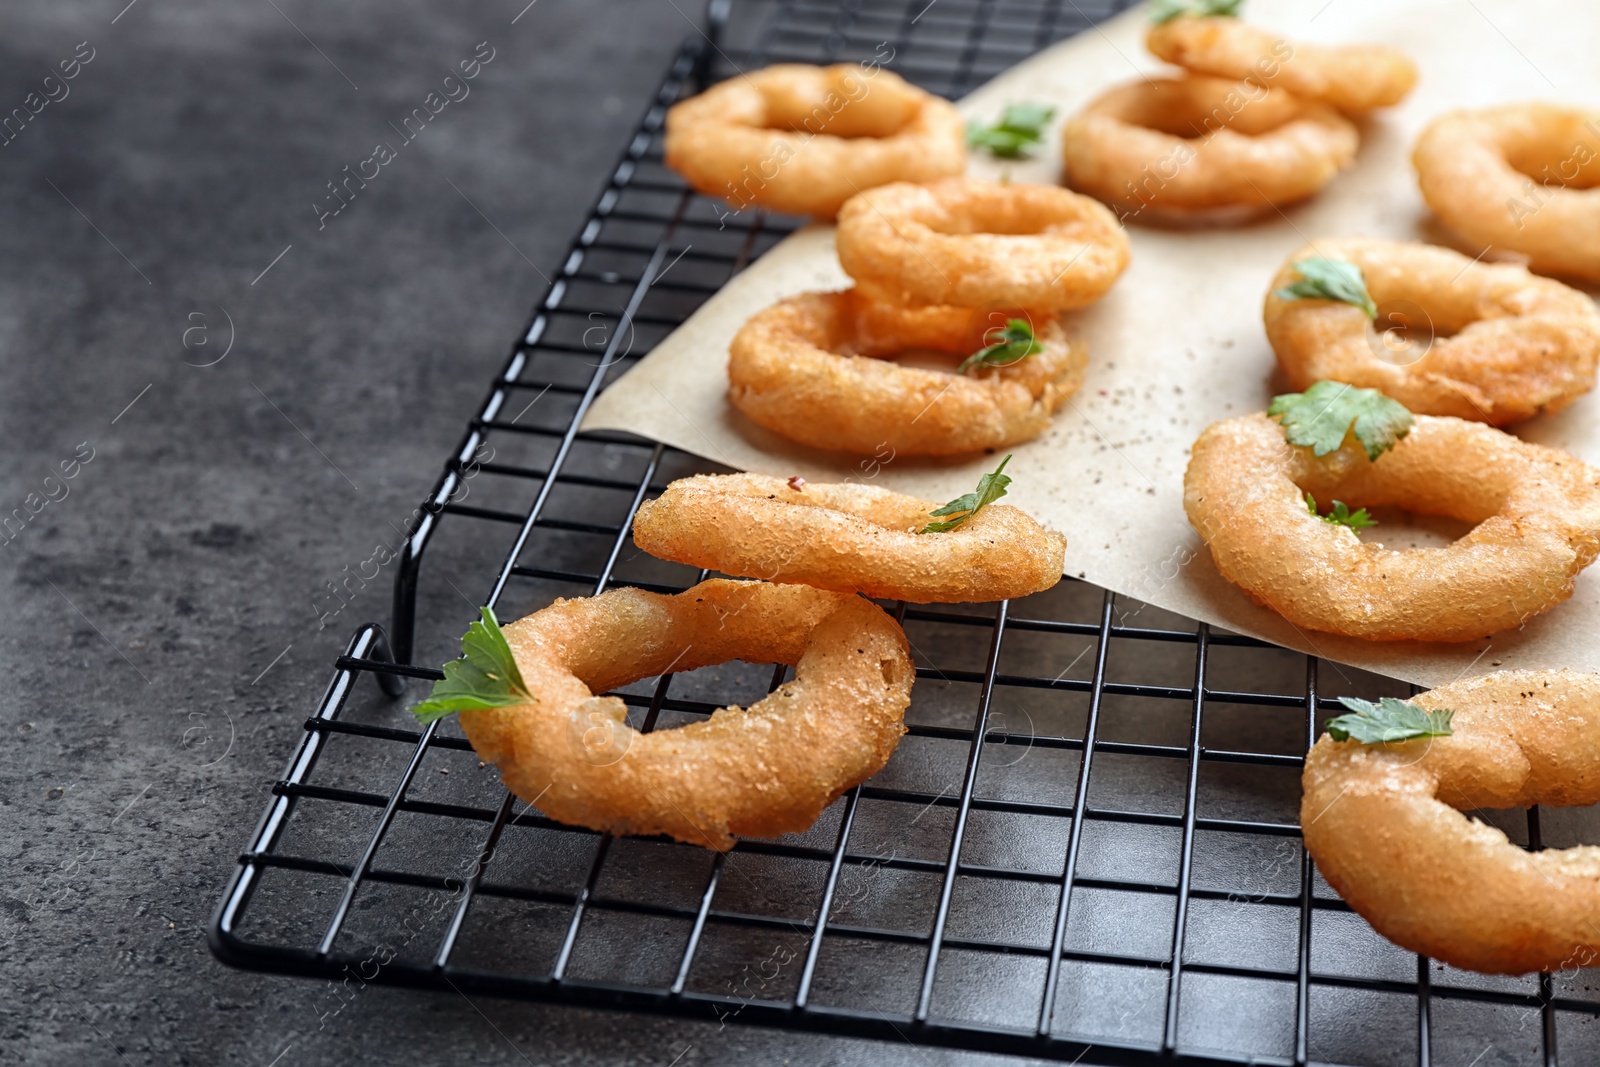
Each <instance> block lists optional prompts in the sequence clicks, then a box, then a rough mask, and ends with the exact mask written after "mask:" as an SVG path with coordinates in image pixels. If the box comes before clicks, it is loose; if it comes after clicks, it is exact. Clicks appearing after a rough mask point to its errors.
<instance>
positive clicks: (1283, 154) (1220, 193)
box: [1061, 74, 1360, 220]
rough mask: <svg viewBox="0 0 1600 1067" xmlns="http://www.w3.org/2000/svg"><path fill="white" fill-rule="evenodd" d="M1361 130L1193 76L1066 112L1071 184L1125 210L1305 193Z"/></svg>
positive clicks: (1326, 112) (1130, 89) (1119, 91)
mask: <svg viewBox="0 0 1600 1067" xmlns="http://www.w3.org/2000/svg"><path fill="white" fill-rule="evenodd" d="M1359 142H1360V136H1359V135H1358V134H1357V132H1356V128H1355V126H1354V125H1352V124H1351V122H1350V120H1349V119H1347V118H1345V117H1344V116H1343V115H1341V114H1339V113H1338V112H1337V111H1335V110H1334V109H1333V108H1331V107H1329V106H1328V105H1326V104H1319V103H1316V102H1314V101H1310V100H1302V99H1300V98H1299V97H1297V96H1293V95H1291V94H1289V93H1287V92H1285V91H1284V90H1282V89H1266V88H1262V87H1261V86H1259V85H1252V84H1250V83H1248V82H1237V81H1230V80H1228V79H1226V78H1211V77H1206V76H1204V75H1199V74H1192V75H1189V76H1188V77H1182V78H1147V79H1144V80H1141V81H1136V82H1130V83H1129V84H1127V85H1122V86H1118V87H1117V88H1115V89H1112V90H1111V91H1109V92H1107V93H1105V94H1103V95H1101V96H1100V97H1098V98H1096V99H1095V100H1093V101H1091V102H1090V103H1089V104H1088V106H1086V107H1085V108H1084V109H1083V110H1082V111H1080V112H1078V113H1077V114H1076V115H1074V116H1072V118H1070V119H1068V120H1067V124H1066V126H1065V127H1063V129H1062V134H1061V149H1062V155H1063V158H1064V160H1065V163H1066V176H1067V182H1068V184H1069V185H1071V186H1072V187H1073V188H1075V189H1080V190H1082V191H1083V192H1086V193H1089V194H1091V195H1093V196H1096V197H1099V198H1100V199H1101V200H1104V201H1106V202H1107V203H1109V204H1111V205H1112V206H1114V207H1117V208H1119V209H1121V211H1122V217H1123V219H1124V220H1126V219H1127V218H1128V217H1129V216H1131V215H1133V214H1137V213H1139V212H1143V211H1145V210H1147V209H1154V211H1155V212H1157V213H1176V214H1180V215H1181V214H1182V213H1184V212H1193V211H1200V210H1208V209H1216V208H1229V207H1240V206H1243V207H1251V208H1262V209H1265V208H1267V207H1270V206H1272V205H1276V204H1287V203H1290V202H1292V201H1295V200H1303V199H1305V198H1306V197H1308V196H1310V195H1312V194H1313V193H1315V192H1316V191H1317V190H1318V189H1321V188H1322V187H1323V186H1324V185H1326V184H1327V183H1328V182H1329V181H1330V180H1332V178H1333V176H1334V175H1336V174H1338V173H1339V171H1340V170H1342V169H1343V168H1344V167H1346V166H1348V165H1349V164H1350V162H1351V161H1352V160H1354V159H1355V155H1356V147H1357V145H1358V144H1359Z"/></svg>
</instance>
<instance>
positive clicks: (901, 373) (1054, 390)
mask: <svg viewBox="0 0 1600 1067" xmlns="http://www.w3.org/2000/svg"><path fill="white" fill-rule="evenodd" d="M1019 314H1025V313H1019ZM995 317H997V318H998V319H999V322H998V323H995V322H992V321H990V314H989V313H985V312H982V311H978V310H973V311H965V310H962V309H952V308H945V307H939V306H933V307H929V308H901V307H898V306H894V305H886V304H878V303H875V302H873V301H872V300H869V299H865V298H863V297H862V296H861V295H860V294H859V293H858V292H857V291H856V290H853V289H850V290H845V291H843V292H835V293H804V294H802V295H800V296H795V297H790V298H788V299H786V300H780V301H779V302H778V303H776V304H774V305H772V306H771V307H769V308H767V309H765V310H763V311H760V312H758V313H756V314H755V315H753V316H751V318H750V319H749V321H747V322H746V323H745V324H744V325H743V326H742V327H740V329H739V332H738V333H737V334H736V335H735V336H734V338H733V342H732V344H731V345H730V346H729V350H728V400H729V402H730V403H731V404H732V405H733V406H734V407H735V408H737V409H739V411H740V412H742V413H743V414H744V415H745V417H747V418H748V419H750V421H751V422H754V423H756V424H757V425H759V426H763V427H765V428H766V429H768V430H771V431H773V432H774V433H777V434H781V435H782V436H784V437H787V438H788V439H789V440H791V441H798V442H800V443H801V444H804V445H810V446H812V447H813V448H825V449H834V450H840V451H846V452H854V453H857V454H858V455H880V456H881V455H884V454H886V453H885V451H884V450H886V449H887V450H892V452H890V453H887V454H893V455H959V454H961V453H967V452H981V451H984V450H986V449H997V448H1003V447H1005V446H1007V445H1011V444H1016V443H1017V442H1019V441H1026V440H1028V439H1029V438H1033V437H1037V436H1038V435H1039V434H1041V433H1043V432H1044V431H1045V430H1046V429H1047V428H1048V427H1049V425H1050V417H1051V415H1052V414H1054V413H1055V411H1056V409H1057V408H1059V407H1060V406H1061V405H1062V404H1064V403H1066V401H1067V398H1068V397H1070V396H1071V395H1072V394H1073V393H1075V392H1077V391H1078V388H1079V387H1080V386H1081V385H1082V384H1083V376H1084V371H1085V368H1086V366H1087V363H1088V355H1087V351H1086V350H1085V348H1084V346H1083V345H1082V344H1081V343H1078V342H1074V341H1069V340H1068V338H1067V336H1066V333H1065V331H1064V330H1062V328H1061V325H1060V324H1059V323H1057V322H1056V321H1055V320H1054V319H1053V318H1046V319H1044V320H1043V321H1035V322H1034V323H1033V326H1034V330H1035V335H1036V337H1037V338H1038V341H1039V344H1040V345H1041V346H1042V348H1043V350H1042V351H1040V352H1038V353H1037V354H1035V355H1032V356H1029V357H1028V358H1026V359H1024V360H1022V361H1021V362H1018V363H1013V364H1011V365H1009V366H1004V367H984V368H979V369H978V370H977V371H976V372H975V373H971V374H957V373H954V371H955V364H954V362H953V361H952V365H951V368H950V370H948V371H946V370H937V369H925V368H923V367H912V366H903V365H901V364H900V363H897V362H894V361H893V359H891V358H882V357H891V356H894V355H898V354H899V353H901V352H902V351H904V350H906V349H913V348H929V349H937V350H939V351H943V352H946V353H949V354H951V355H961V356H965V355H970V354H971V353H973V352H975V351H977V350H978V349H980V348H982V347H983V346H984V344H985V343H986V339H985V332H986V331H987V330H990V329H992V328H993V327H994V326H995V325H1004V323H1005V317H1006V313H996V314H995ZM963 320H964V321H965V326H964V328H963V329H961V330H960V331H957V330H955V329H954V328H953V327H954V326H956V325H957V324H958V323H960V322H962V321H963Z"/></svg>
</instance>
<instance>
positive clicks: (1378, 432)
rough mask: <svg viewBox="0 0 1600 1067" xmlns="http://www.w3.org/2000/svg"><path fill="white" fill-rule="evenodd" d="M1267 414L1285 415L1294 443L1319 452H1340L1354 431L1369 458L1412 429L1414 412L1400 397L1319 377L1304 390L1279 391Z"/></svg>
mask: <svg viewBox="0 0 1600 1067" xmlns="http://www.w3.org/2000/svg"><path fill="white" fill-rule="evenodd" d="M1267 414H1268V415H1270V416H1272V417H1273V418H1279V417H1281V421H1282V422H1283V433H1284V436H1285V437H1287V438H1288V439H1289V443H1290V444H1291V445H1301V446H1303V447H1308V448H1310V449H1311V451H1312V452H1313V453H1314V454H1315V455H1318V456H1326V455H1327V454H1328V453H1329V452H1336V451H1338V449H1339V446H1341V445H1343V444H1344V439H1345V435H1346V434H1347V433H1350V432H1351V431H1352V430H1353V431H1354V432H1355V435H1356V440H1357V441H1360V442H1361V446H1362V447H1363V448H1365V449H1366V451H1367V458H1368V459H1377V458H1378V457H1379V456H1381V455H1383V454H1384V453H1385V452H1387V451H1389V449H1391V448H1393V447H1394V446H1395V443H1396V442H1397V441H1399V440H1400V438H1402V437H1404V436H1405V435H1406V434H1408V433H1410V432H1411V412H1409V411H1407V410H1406V409H1405V406H1404V405H1403V404H1401V403H1400V402H1399V401H1398V400H1390V399H1389V398H1388V397H1386V396H1384V395H1383V394H1382V393H1380V392H1378V391H1377V390H1376V389H1357V388H1356V387H1355V386H1353V385H1346V384H1344V383H1343V382H1317V383H1316V384H1314V385H1313V386H1312V387H1311V388H1309V389H1307V390H1306V391H1305V392H1303V393H1285V394H1284V395H1283V396H1275V397H1273V398H1272V406H1271V407H1269V408H1267Z"/></svg>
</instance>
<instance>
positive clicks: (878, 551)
mask: <svg viewBox="0 0 1600 1067" xmlns="http://www.w3.org/2000/svg"><path fill="white" fill-rule="evenodd" d="M939 506H940V504H939V503H938V502H934V501H928V500H918V499H917V498H916V497H912V496H905V495H904V494H901V493H893V492H890V491H889V490H887V489H880V488H878V487H877V486H872V485H859V484H857V485H852V484H849V483H843V484H837V485H829V484H822V483H818V482H805V483H804V485H803V487H802V488H800V489H794V488H792V487H791V486H790V484H789V483H788V482H786V481H784V480H783V479H782V478H769V477H767V476H765V475H761V474H726V475H717V474H701V475H696V476H695V477H693V478H684V479H682V480H680V481H676V482H673V483H672V484H671V485H669V486H667V491H666V492H664V493H662V494H661V496H659V497H658V498H656V499H655V500H653V501H650V502H648V503H646V504H643V505H641V506H640V508H639V514H638V517H637V518H635V519H634V520H633V542H634V544H636V545H638V546H639V547H640V548H642V549H644V550H645V551H646V552H648V553H650V554H651V555H652V556H660V557H661V558H663V559H670V560H673V561H675V562H677V563H687V564H690V565H691V566H695V567H703V568H706V569H707V570H715V571H720V572H722V573H723V574H736V575H742V576H746V577H761V578H765V579H767V580H768V581H773V582H799V583H802V584H804V585H810V586H816V587H817V588H819V589H833V590H836V591H838V592H841V593H856V592H859V593H864V594H866V595H867V596H870V597H882V598H884V599H887V600H908V601H910V602H912V603H913V604H934V603H938V604H956V603H966V602H971V601H981V600H1009V599H1012V598H1014V597H1023V596H1027V595H1028V594H1029V593H1037V592H1041V591H1043V590H1045V589H1049V588H1050V587H1051V586H1053V585H1055V584H1056V583H1057V582H1059V581H1060V580H1061V571H1062V569H1063V567H1064V565H1065V557H1066V550H1067V539H1066V538H1065V537H1062V536H1061V535H1060V534H1058V533H1053V532H1051V531H1049V530H1046V529H1044V527H1042V526H1040V525H1039V524H1038V523H1037V522H1035V521H1033V519H1032V518H1030V517H1029V516H1028V514H1027V513H1026V512H1024V511H1021V510H1019V509H1017V508H1014V507H1009V506H1007V505H1005V504H989V505H986V506H985V507H983V508H980V509H979V510H978V511H977V513H976V514H974V515H973V516H972V517H971V518H970V519H968V520H967V521H966V522H964V523H962V524H961V525H960V526H958V527H956V528H955V529H954V530H950V531H948V532H946V533H934V534H919V533H917V532H916V531H918V530H920V529H922V528H923V527H924V526H925V525H927V524H928V522H929V521H931V520H930V519H929V518H928V514H929V512H931V511H933V510H934V509H935V508H938V507H939Z"/></svg>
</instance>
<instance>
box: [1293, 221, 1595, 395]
mask: <svg viewBox="0 0 1600 1067" xmlns="http://www.w3.org/2000/svg"><path fill="white" fill-rule="evenodd" d="M1317 256H1322V257H1327V258H1332V259H1341V260H1345V261H1347V262H1350V263H1354V264H1355V265H1356V266H1357V267H1359V268H1360V269H1361V273H1362V275H1363V277H1364V278H1365V279H1366V283H1367V290H1368V292H1369V293H1370V294H1371V296H1372V299H1373V301H1374V302H1375V303H1376V304H1377V305H1378V311H1379V316H1378V321H1377V323H1376V328H1377V330H1378V331H1380V332H1378V333H1374V331H1373V324H1372V323H1370V322H1369V320H1368V319H1367V316H1366V314H1365V313H1363V312H1362V310H1361V309H1360V308H1357V307H1355V306H1353V305H1351V304H1346V303H1339V302H1337V301H1331V300H1305V299H1298V300H1285V299H1284V298H1283V297H1281V296H1279V295H1278V293H1279V291H1280V290H1281V289H1283V288H1284V287H1285V286H1287V285H1288V284H1290V283H1291V282H1292V281H1293V280H1294V279H1295V277H1296V275H1297V271H1296V269H1295V266H1294V265H1295V264H1296V263H1299V262H1301V261H1303V260H1305V259H1308V258H1311V257H1317ZM1263 317H1264V319H1265V322H1266V327H1267V338H1268V339H1269V340H1270V341H1271V342H1272V347H1273V350H1274V351H1275V352H1277V354H1278V364H1279V366H1281V367H1282V368H1283V370H1284V373H1285V374H1286V375H1287V376H1288V378H1289V381H1290V382H1292V383H1293V385H1294V387H1295V388H1296V389H1304V388H1306V387H1307V386H1309V385H1310V384H1311V383H1312V382H1316V381H1322V380H1324V379H1328V380H1332V381H1337V382H1346V383H1348V384H1350V385H1356V386H1361V387H1364V388H1370V389H1378V390H1381V391H1382V392H1384V393H1386V394H1387V395H1389V396H1391V397H1393V398H1394V399H1396V400H1398V401H1400V403H1402V404H1404V405H1405V406H1406V407H1407V408H1409V409H1410V410H1412V411H1414V412H1417V413H1419V414H1425V415H1453V416H1455V417H1457V418H1461V419H1470V420H1473V421H1478V422H1487V423H1490V424H1492V425H1495V426H1507V425H1510V424H1512V423H1517V422H1523V421H1525V420H1527V419H1531V418H1533V417H1534V416H1535V415H1538V414H1541V413H1543V412H1548V411H1558V410H1560V409H1561V408H1564V407H1566V406H1567V405H1568V404H1570V403H1572V401H1573V400H1575V399H1577V398H1578V397H1579V396H1581V395H1583V394H1584V393H1587V392H1588V391H1589V390H1591V389H1593V388H1594V379H1595V366H1596V363H1597V361H1600V311H1596V309H1595V305H1594V301H1593V300H1591V299H1589V297H1588V296H1586V295H1585V294H1583V293H1580V292H1578V291H1577V290H1576V289H1570V288H1568V287H1567V286H1565V285H1562V284H1561V283H1560V282H1556V281H1552V280H1550V279H1548V278H1540V277H1537V276H1535V275H1532V274H1529V273H1528V272H1527V271H1526V270H1525V269H1523V268H1522V267H1519V266H1514V265H1511V264H1494V263H1474V262H1473V261H1472V260H1470V259H1468V258H1467V257H1466V256H1463V255H1461V254H1460V253H1458V252H1454V251H1452V250H1450V249H1448V248H1437V247H1434V246H1432V245H1421V244H1412V243H1409V242H1405V241H1380V240H1375V239H1371V238H1360V237H1356V238H1342V239H1323V240H1318V241H1317V242H1315V243H1314V244H1312V245H1308V246H1306V247H1305V248H1302V249H1301V250H1300V251H1298V252H1296V253H1295V254H1294V255H1292V256H1290V257H1289V258H1288V259H1287V260H1285V261H1284V265H1283V267H1282V268H1281V269H1280V270H1279V271H1278V274H1277V277H1275V278H1274V279H1273V281H1272V287H1271V288H1270V289H1269V290H1268V291H1267V297H1266V306H1265V310H1264V313H1263ZM1395 327H1406V328H1410V329H1414V330H1421V331H1424V332H1426V331H1428V330H1430V329H1431V331H1432V332H1433V334H1434V335H1435V336H1434V337H1433V339H1432V342H1431V344H1428V345H1427V348H1426V351H1425V353H1423V354H1421V355H1420V358H1416V359H1415V362H1412V361H1411V360H1412V358H1413V352H1412V350H1411V349H1410V348H1409V347H1408V344H1407V342H1406V341H1405V340H1404V339H1397V340H1396V341H1395V342H1394V345H1393V347H1392V348H1391V347H1390V346H1389V340H1388V335H1387V334H1386V333H1385V332H1383V331H1387V330H1389V329H1392V328H1395ZM1424 343H1426V342H1418V346H1419V348H1418V350H1419V351H1420V346H1421V345H1422V344H1424Z"/></svg>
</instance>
